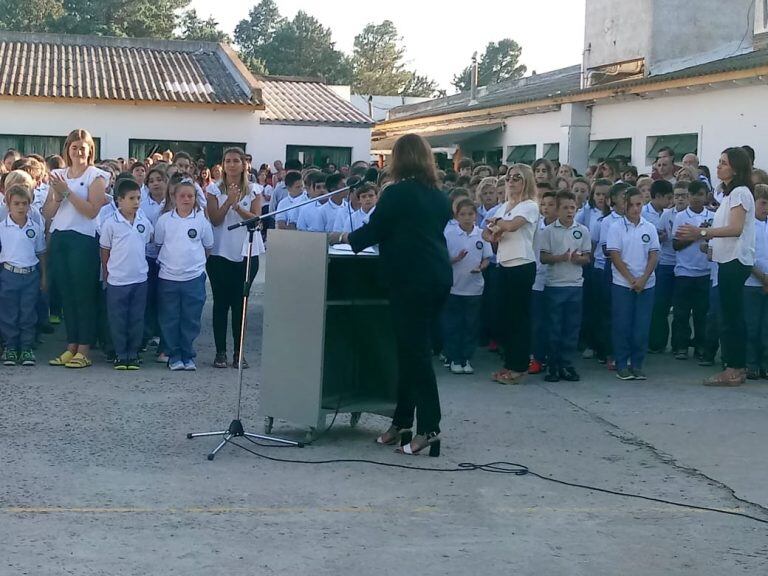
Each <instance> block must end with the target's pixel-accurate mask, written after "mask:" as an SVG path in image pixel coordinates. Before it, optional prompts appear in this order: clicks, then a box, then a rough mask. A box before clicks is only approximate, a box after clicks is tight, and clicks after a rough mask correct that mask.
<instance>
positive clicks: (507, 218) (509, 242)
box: [484, 164, 539, 384]
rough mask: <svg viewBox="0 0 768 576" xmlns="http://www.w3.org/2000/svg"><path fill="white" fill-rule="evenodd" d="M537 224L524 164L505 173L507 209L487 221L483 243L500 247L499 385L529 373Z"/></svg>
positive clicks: (530, 173) (533, 185) (533, 193)
mask: <svg viewBox="0 0 768 576" xmlns="http://www.w3.org/2000/svg"><path fill="white" fill-rule="evenodd" d="M538 222H539V205H538V203H537V202H536V182H535V180H534V176H533V171H532V170H531V168H530V167H529V166H527V165H525V164H515V165H513V166H512V167H511V168H510V169H509V170H508V171H507V189H506V203H505V204H503V205H502V206H501V208H500V209H499V210H498V211H497V212H496V214H495V217H494V218H493V219H492V220H489V223H488V227H487V229H486V231H485V233H484V236H485V238H486V240H489V241H491V242H498V251H497V260H498V263H499V271H498V279H499V280H498V282H499V307H500V310H499V319H500V333H501V335H502V337H501V341H502V345H503V349H504V368H503V369H502V370H499V371H498V372H496V373H494V374H493V379H494V380H496V381H497V382H499V383H501V384H517V383H518V382H519V381H520V380H521V379H522V378H523V377H524V375H525V374H526V373H527V371H528V360H529V354H530V351H531V290H532V288H533V282H534V280H535V278H536V256H535V254H534V248H533V237H534V235H535V233H536V228H537V225H538Z"/></svg>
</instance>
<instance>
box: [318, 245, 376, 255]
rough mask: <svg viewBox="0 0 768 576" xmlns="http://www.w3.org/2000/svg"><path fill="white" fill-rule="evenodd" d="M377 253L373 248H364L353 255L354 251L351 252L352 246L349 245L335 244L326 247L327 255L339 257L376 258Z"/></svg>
mask: <svg viewBox="0 0 768 576" xmlns="http://www.w3.org/2000/svg"><path fill="white" fill-rule="evenodd" d="M378 253H379V251H378V250H377V249H376V248H374V247H370V248H366V249H365V250H363V251H362V252H358V253H357V254H355V253H354V251H353V250H352V246H350V245H349V244H336V245H335V246H329V247H328V254H331V255H336V256H340V255H344V256H350V255H352V256H355V255H356V256H365V255H368V256H376V255H377V254H378Z"/></svg>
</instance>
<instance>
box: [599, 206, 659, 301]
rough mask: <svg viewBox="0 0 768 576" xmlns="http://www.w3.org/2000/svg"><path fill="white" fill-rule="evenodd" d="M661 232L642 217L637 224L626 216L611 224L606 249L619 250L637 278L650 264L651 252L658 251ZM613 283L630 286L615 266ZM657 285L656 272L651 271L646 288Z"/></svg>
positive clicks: (610, 250) (630, 270)
mask: <svg viewBox="0 0 768 576" xmlns="http://www.w3.org/2000/svg"><path fill="white" fill-rule="evenodd" d="M660 249H661V247H660V246H659V233H658V232H657V231H656V227H655V226H654V225H653V224H651V223H650V222H648V221H647V220H644V219H643V218H642V217H641V218H640V222H639V223H638V224H637V225H635V224H632V222H630V221H629V220H627V219H626V218H622V220H621V221H620V222H617V223H616V224H615V225H613V226H611V229H610V230H609V232H608V241H607V242H606V250H608V252H618V253H619V254H620V256H621V259H622V260H623V261H624V263H625V264H626V265H627V268H628V269H629V273H630V274H632V276H634V277H635V278H638V277H640V276H642V275H643V274H644V273H645V267H646V265H647V264H648V256H649V254H650V253H651V252H658V251H659V250H660ZM613 283H614V284H616V285H617V286H623V287H624V288H629V287H630V286H629V282H627V279H626V278H624V276H622V275H621V273H620V272H619V271H618V270H617V269H616V267H615V266H614V267H613ZM655 285H656V274H655V272H651V275H650V276H649V277H648V282H647V283H646V284H645V289H648V288H653V287H654V286H655Z"/></svg>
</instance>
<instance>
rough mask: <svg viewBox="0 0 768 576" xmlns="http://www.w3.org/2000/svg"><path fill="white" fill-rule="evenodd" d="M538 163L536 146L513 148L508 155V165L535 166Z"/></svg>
mask: <svg viewBox="0 0 768 576" xmlns="http://www.w3.org/2000/svg"><path fill="white" fill-rule="evenodd" d="M535 161H536V144H526V145H523V146H512V147H511V148H510V149H509V153H508V154H507V164H533V163H534V162H535Z"/></svg>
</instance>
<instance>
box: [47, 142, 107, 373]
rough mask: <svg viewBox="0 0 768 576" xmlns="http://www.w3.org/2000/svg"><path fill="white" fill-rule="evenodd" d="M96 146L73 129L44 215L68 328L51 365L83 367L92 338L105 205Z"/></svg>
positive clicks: (103, 179)
mask: <svg viewBox="0 0 768 576" xmlns="http://www.w3.org/2000/svg"><path fill="white" fill-rule="evenodd" d="M95 156H96V147H95V145H94V142H93V138H92V137H91V135H90V134H89V133H88V132H87V131H86V130H73V131H72V132H70V134H69V136H67V140H66V142H65V143H64V161H65V162H66V164H67V167H66V168H63V169H60V170H53V171H52V172H51V176H50V184H51V189H50V192H49V194H48V198H47V199H46V201H45V204H44V205H43V215H44V216H45V219H46V220H47V221H49V222H50V223H51V225H50V231H51V244H50V262H51V273H52V276H53V280H54V282H55V283H56V285H57V287H58V289H59V291H60V293H61V300H62V304H63V309H64V324H65V325H66V329H67V350H66V351H65V352H64V353H62V354H61V355H60V356H58V357H56V358H54V359H53V360H51V361H50V362H49V363H50V364H51V365H52V366H66V367H67V368H86V367H88V366H90V365H91V360H90V358H89V356H90V350H91V345H92V344H93V342H94V340H95V339H96V310H97V306H95V305H94V303H95V302H98V300H99V267H100V264H99V244H98V242H97V241H96V229H97V224H98V220H97V219H98V215H99V212H100V211H101V208H102V207H103V206H104V205H105V204H106V203H107V196H106V193H105V191H106V188H107V184H108V183H109V180H110V177H111V176H110V174H109V173H107V172H104V171H102V170H99V169H98V168H96V167H95V166H94V165H93V164H94V159H95Z"/></svg>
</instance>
